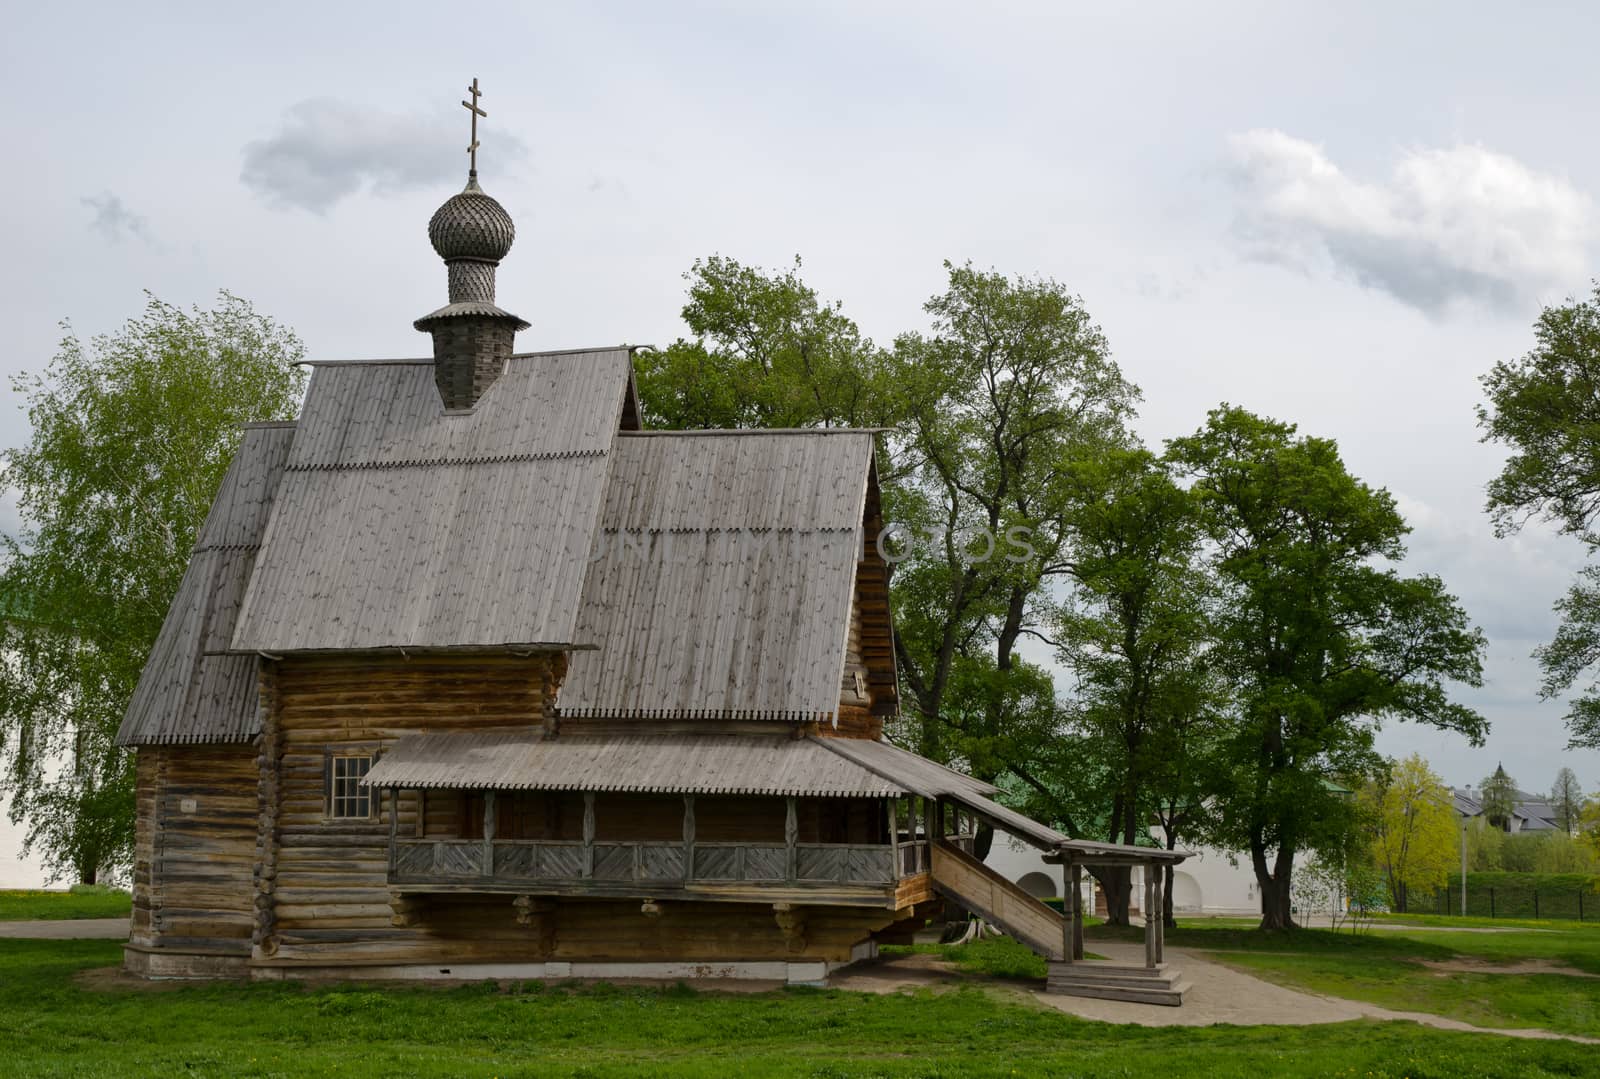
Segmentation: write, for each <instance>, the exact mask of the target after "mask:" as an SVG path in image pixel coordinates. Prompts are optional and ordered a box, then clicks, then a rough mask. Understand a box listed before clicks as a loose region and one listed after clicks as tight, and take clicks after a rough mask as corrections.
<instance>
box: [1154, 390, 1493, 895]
mask: <svg viewBox="0 0 1600 1079" xmlns="http://www.w3.org/2000/svg"><path fill="white" fill-rule="evenodd" d="M1169 456H1170V457H1171V458H1172V459H1173V460H1174V461H1175V463H1176V464H1177V465H1178V466H1180V467H1181V468H1182V469H1184V470H1185V471H1186V472H1187V473H1188V474H1189V475H1190V476H1192V477H1193V480H1194V491H1195V495H1196V497H1197V498H1199V499H1200V502H1201V506H1202V513H1203V519H1204V522H1205V525H1206V527H1207V529H1208V531H1209V534H1210V538H1211V541H1212V543H1213V544H1214V545H1215V551H1216V558H1217V571H1218V581H1219V588H1220V590H1221V594H1222V602H1221V603H1220V604H1219V612H1220V613H1219V616H1218V618H1217V628H1216V645H1215V649H1214V652H1215V655H1216V659H1217V663H1218V665H1219V669H1220V670H1222V671H1223V672H1224V673H1225V674H1226V675H1227V677H1228V678H1229V680H1230V682H1231V685H1232V687H1233V691H1234V695H1235V701H1236V706H1237V709H1238V719H1239V722H1238V724H1237V726H1236V730H1235V731H1234V734H1233V737H1232V739H1231V752H1230V755H1229V756H1230V760H1231V762H1232V765H1233V766H1232V768H1231V769H1229V771H1228V773H1227V775H1226V776H1225V777H1224V781H1225V784H1226V786H1225V789H1224V790H1223V792H1222V794H1221V796H1220V799H1221V802H1222V804H1223V805H1224V806H1226V807H1227V813H1226V814H1225V818H1224V820H1223V821H1222V825H1221V836H1222V839H1223V841H1224V842H1225V843H1226V844H1227V845H1229V846H1235V847H1236V848H1237V849H1242V850H1248V851H1249V852H1250V853H1251V858H1252V862H1253V864H1254V867H1255V871H1256V877H1257V880H1258V882H1259V883H1260V886H1261V890H1262V896H1263V924H1264V925H1266V926H1269V927H1275V926H1282V925H1287V924H1289V922H1290V918H1289V904H1290V889H1291V882H1292V873H1293V865H1294V857H1295V854H1296V852H1298V851H1300V850H1303V849H1306V848H1312V849H1324V850H1327V849H1329V848H1330V847H1332V846H1337V845H1339V844H1342V843H1343V842H1344V841H1345V838H1346V837H1347V836H1348V834H1349V832H1350V826H1351V810H1350V809H1349V806H1348V804H1347V802H1346V800H1345V798H1344V796H1342V795H1341V794H1339V793H1338V792H1337V791H1335V790H1332V789H1330V788H1329V786H1328V785H1327V783H1326V781H1327V780H1332V779H1337V778H1338V777H1341V776H1359V775H1364V774H1371V773H1372V772H1373V771H1374V770H1375V769H1376V767H1377V758H1376V756H1375V754H1374V752H1373V749H1372V743H1373V731H1374V729H1375V723H1376V722H1377V721H1381V720H1383V719H1386V718H1394V719H1411V720H1415V721H1418V722H1422V723H1426V724H1428V725H1430V726H1434V727H1439V728H1441V729H1445V730H1454V731H1458V732H1460V733H1463V734H1465V735H1467V737H1468V738H1469V739H1471V740H1472V741H1473V742H1475V743H1476V742H1481V740H1482V738H1483V734H1484V732H1485V731H1486V730H1487V727H1488V724H1487V721H1486V720H1485V719H1484V718H1483V717H1482V716H1480V715H1478V714H1477V713H1476V712H1473V711H1472V710H1471V709H1469V708H1466V707H1464V706H1462V705H1460V704H1456V703H1454V702H1452V701H1451V700H1450V698H1449V695H1448V692H1447V690H1446V688H1445V684H1446V683H1447V682H1459V683H1462V684H1465V685H1470V686H1476V685H1479V684H1481V681H1482V655H1483V651H1484V648H1485V642H1484V638H1483V635H1482V633H1481V632H1480V631H1479V630H1477V629H1476V628H1474V627H1473V626H1471V624H1470V623H1469V622H1468V620H1467V616H1466V614H1465V612H1464V611H1462V609H1461V608H1460V606H1459V605H1458V604H1457V603H1456V601H1455V599H1454V597H1452V596H1451V595H1449V594H1448V593H1447V592H1446V591H1445V589H1444V586H1443V584H1442V583H1441V582H1440V581H1439V580H1438V578H1435V577H1427V576H1423V577H1402V576H1400V575H1399V574H1398V573H1397V572H1396V571H1395V570H1393V569H1391V568H1387V567H1385V565H1384V563H1392V562H1394V561H1396V560H1398V559H1399V558H1401V557H1402V555H1403V554H1404V550H1405V548H1404V543H1403V538H1404V536H1405V534H1406V531H1407V528H1406V524H1405V522H1404V520H1403V519H1402V518H1401V517H1400V514H1399V512H1398V510H1397V509H1396V508H1395V504H1394V499H1393V498H1392V497H1391V496H1390V495H1389V493H1388V492H1387V491H1384V490H1381V489H1375V488H1372V487H1369V486H1368V485H1366V484H1365V483H1362V482H1361V481H1360V480H1358V479H1356V478H1355V477H1354V476H1351V475H1350V474H1349V472H1348V471H1346V469H1345V467H1344V462H1343V461H1342V460H1341V459H1340V457H1339V452H1338V448H1337V446H1336V445H1335V444H1334V443H1333V442H1332V441H1329V440H1326V439H1318V438H1311V437H1305V436H1298V435H1297V434H1296V432H1295V428H1294V427H1293V426H1292V425H1289V424H1284V423H1278V422H1276V421H1272V420H1267V419H1263V418H1261V417H1258V416H1255V415H1253V414H1251V413H1249V412H1247V411H1245V410H1243V409H1239V408H1231V407H1226V406H1225V407H1223V408H1220V409H1217V410H1215V411H1213V412H1212V413H1210V415H1209V416H1208V418H1207V421H1206V425H1205V426H1204V427H1203V428H1201V429H1200V430H1199V431H1198V432H1196V433H1195V434H1194V435H1192V436H1190V437H1187V438H1179V439H1175V440H1173V441H1172V442H1171V443H1170V444H1169Z"/></svg>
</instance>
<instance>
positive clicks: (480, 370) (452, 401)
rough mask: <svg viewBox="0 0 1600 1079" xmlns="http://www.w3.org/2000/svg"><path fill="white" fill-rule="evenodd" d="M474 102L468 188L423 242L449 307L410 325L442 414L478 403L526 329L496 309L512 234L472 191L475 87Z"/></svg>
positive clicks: (503, 217) (441, 211) (493, 205)
mask: <svg viewBox="0 0 1600 1079" xmlns="http://www.w3.org/2000/svg"><path fill="white" fill-rule="evenodd" d="M468 92H469V93H471V94H472V102H471V103H470V104H469V103H468V102H465V101H463V102H462V103H461V104H462V105H464V106H466V107H467V108H468V109H470V110H471V111H472V143H471V145H470V146H468V147H467V152H468V153H469V154H471V155H472V167H471V169H470V171H469V172H468V173H467V186H466V187H465V188H464V189H463V190H462V191H461V193H460V194H458V195H454V196H452V197H451V198H449V199H448V200H446V202H445V204H444V205H443V206H440V207H439V208H438V209H437V210H435V211H434V214H433V217H432V219H431V220H429V222H428V240H429V241H430V242H431V243H432V244H433V249H434V251H436V252H438V255H439V257H440V258H442V259H444V264H445V267H446V268H447V269H448V271H449V275H450V302H449V303H448V304H446V305H445V306H443V307H441V308H439V309H438V310H437V311H433V312H431V313H429V314H426V315H424V316H422V317H421V318H419V319H417V321H416V322H414V323H412V325H414V326H416V328H417V329H419V330H422V331H423V332H425V333H430V334H432V335H433V367H434V381H435V382H436V383H437V384H438V386H439V396H440V397H441V398H443V400H444V407H445V408H471V407H472V406H473V405H475V404H477V403H478V399H479V398H480V397H482V396H483V395H484V393H485V392H486V391H487V390H488V389H489V387H490V385H492V384H493V383H494V380H495V379H497V378H499V377H500V374H501V372H502V371H504V370H505V366H506V361H507V360H508V359H510V358H511V350H512V342H513V340H514V339H515V337H516V333H517V331H518V330H525V329H527V328H528V323H527V322H525V321H523V320H522V319H520V318H518V317H517V316H516V315H513V314H511V313H510V312H509V311H502V310H501V309H500V308H498V307H496V306H495V303H494V271H495V267H497V266H499V265H500V260H501V259H503V258H505V257H506V254H507V253H508V252H510V250H511V243H512V241H513V240H514V239H516V234H517V230H516V226H515V225H514V224H513V223H512V221H511V215H510V214H508V213H506V210H505V207H503V206H501V205H500V203H498V202H496V201H495V200H494V199H492V198H490V197H489V196H488V195H486V194H484V192H483V189H482V188H480V187H479V186H478V117H479V116H487V115H488V114H487V113H485V112H484V111H483V110H482V109H480V108H478V106H477V100H478V97H479V93H480V91H479V90H478V80H477V79H473V80H472V85H471V86H470V87H469V88H468Z"/></svg>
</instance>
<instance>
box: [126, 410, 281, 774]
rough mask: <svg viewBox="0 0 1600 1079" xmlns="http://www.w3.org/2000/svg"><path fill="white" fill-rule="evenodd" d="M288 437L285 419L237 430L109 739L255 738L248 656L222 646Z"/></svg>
mask: <svg viewBox="0 0 1600 1079" xmlns="http://www.w3.org/2000/svg"><path fill="white" fill-rule="evenodd" d="M293 438H294V424H292V423H286V424H252V425H250V426H247V427H246V428H245V429H244V433H243V435H242V437H241V438H240V441H239V449H238V451H237V452H236V453H235V454H234V458H233V461H232V463H230V464H229V465H228V471H227V473H226V474H225V475H224V476H223V479H222V487H221V488H220V489H219V490H218V492H217V497H216V500H215V501H214V502H213V503H212V504H211V511H210V513H208V514H207V515H206V520H205V524H203V525H202V526H201V528H200V534H199V536H198V537H197V539H196V542H195V549H194V554H193V555H192V556H191V558H190V560H189V568H188V569H187V570H186V571H185V572H184V575H183V580H182V582H181V583H180V584H179V585H178V594H177V596H175V597H174V598H173V601H172V606H171V607H169V608H168V609H167V617H166V620H165V621H164V622H162V624H161V632H160V634H158V635H157V637H156V643H155V646H154V647H153V648H152V649H151V650H150V655H149V657H148V658H147V659H146V660H145V665H144V671H143V672H142V673H141V674H140V676H139V684H138V686H137V687H135V689H134V691H133V697H132V699H131V700H130V701H129V702H128V711H127V712H126V714H125V715H124V716H123V720H122V726H121V727H120V728H119V729H118V731H117V744H118V745H124V746H129V745H163V744H172V743H184V742H191V743H192V742H207V743H230V742H247V741H249V740H250V739H251V738H252V737H253V736H254V735H255V733H256V729H257V719H256V663H255V657H254V656H245V655H225V654H223V653H224V651H225V650H226V649H227V647H228V641H229V638H230V637H232V635H233V628H234V621H235V619H236V617H237V615H238V612H239V603H240V600H241V599H243V597H244V592H245V586H246V583H247V582H248V581H249V579H250V571H251V568H252V567H253V565H254V563H255V559H256V552H257V550H258V546H259V544H260V542H261V535H262V533H263V532H264V531H265V530H266V525H267V516H268V514H269V512H270V511H271V509H272V502H273V496H274V494H275V493H276V491H277V489H278V485H279V482H280V481H281V479H282V477H283V469H284V464H285V462H286V461H287V459H288V456H289V446H290V443H291V441H292V440H293Z"/></svg>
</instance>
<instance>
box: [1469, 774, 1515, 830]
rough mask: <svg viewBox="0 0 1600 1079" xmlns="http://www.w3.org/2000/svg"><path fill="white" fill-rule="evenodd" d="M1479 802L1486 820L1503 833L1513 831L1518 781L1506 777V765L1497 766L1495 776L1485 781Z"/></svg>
mask: <svg viewBox="0 0 1600 1079" xmlns="http://www.w3.org/2000/svg"><path fill="white" fill-rule="evenodd" d="M1482 787H1483V791H1482V793H1481V794H1480V795H1479V798H1478V801H1479V803H1480V804H1481V805H1482V806H1483V816H1484V818H1485V819H1486V820H1487V821H1488V822H1489V823H1490V824H1492V825H1494V826H1495V827H1496V828H1499V829H1501V830H1502V831H1510V830H1511V817H1512V815H1513V814H1514V813H1515V812H1516V809H1517V781H1516V780H1514V779H1512V778H1511V777H1510V776H1508V775H1506V770H1505V766H1504V765H1498V764H1497V765H1495V769H1494V774H1493V775H1491V776H1488V777H1487V778H1485V779H1484V781H1483V783H1482Z"/></svg>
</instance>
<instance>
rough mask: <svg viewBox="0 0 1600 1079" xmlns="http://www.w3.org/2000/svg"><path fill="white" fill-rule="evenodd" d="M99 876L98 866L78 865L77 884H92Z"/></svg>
mask: <svg viewBox="0 0 1600 1079" xmlns="http://www.w3.org/2000/svg"><path fill="white" fill-rule="evenodd" d="M98 876H99V867H98V866H93V865H86V866H80V867H79V869H78V883H79V884H93V883H94V882H95V880H96V878H97V877H98Z"/></svg>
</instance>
